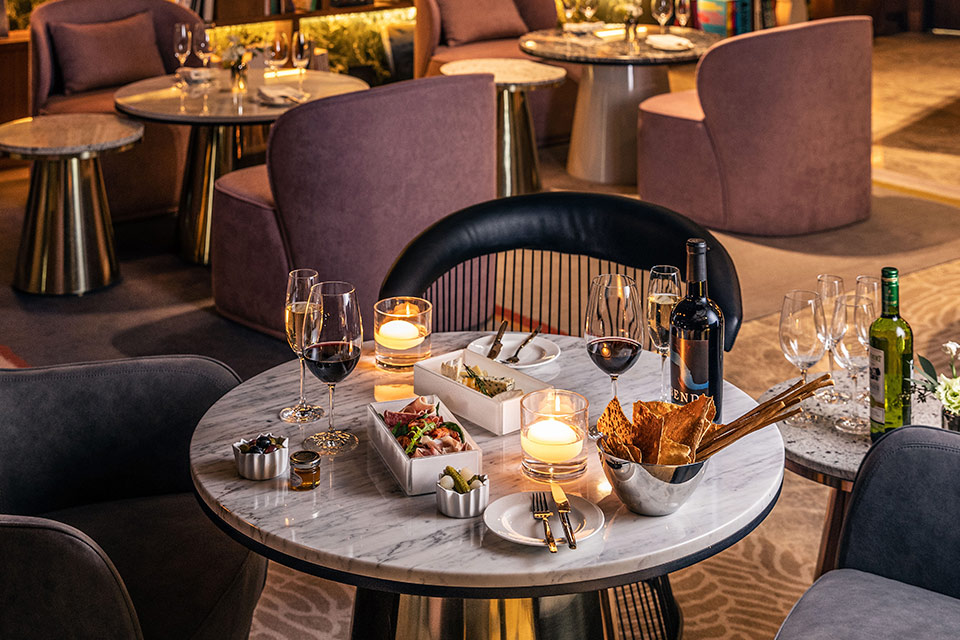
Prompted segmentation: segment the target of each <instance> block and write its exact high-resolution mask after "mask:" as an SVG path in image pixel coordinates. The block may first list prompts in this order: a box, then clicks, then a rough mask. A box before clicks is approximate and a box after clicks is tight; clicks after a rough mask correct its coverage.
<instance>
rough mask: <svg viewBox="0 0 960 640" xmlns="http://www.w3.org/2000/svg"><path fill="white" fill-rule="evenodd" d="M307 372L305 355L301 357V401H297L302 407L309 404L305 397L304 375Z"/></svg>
mask: <svg viewBox="0 0 960 640" xmlns="http://www.w3.org/2000/svg"><path fill="white" fill-rule="evenodd" d="M306 370H307V363H306V361H305V360H304V359H303V355H302V354H301V355H300V400H298V401H297V404H298V405H300V406H301V407H302V406H303V405H305V404H307V399H306V398H305V397H304V395H303V374H304V373H305V372H306Z"/></svg>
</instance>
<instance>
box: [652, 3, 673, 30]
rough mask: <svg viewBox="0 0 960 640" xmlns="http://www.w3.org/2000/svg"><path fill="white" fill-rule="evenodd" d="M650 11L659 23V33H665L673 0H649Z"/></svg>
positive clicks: (670, 15) (670, 16)
mask: <svg viewBox="0 0 960 640" xmlns="http://www.w3.org/2000/svg"><path fill="white" fill-rule="evenodd" d="M650 13H651V15H653V18H654V19H655V20H656V21H657V22H658V23H660V33H666V32H667V23H668V22H669V21H670V18H672V17H673V0H650Z"/></svg>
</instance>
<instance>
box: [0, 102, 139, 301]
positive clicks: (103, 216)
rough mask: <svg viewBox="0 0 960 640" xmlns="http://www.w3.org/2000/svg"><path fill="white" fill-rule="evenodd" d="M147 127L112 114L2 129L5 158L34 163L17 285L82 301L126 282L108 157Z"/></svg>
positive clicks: (44, 119)
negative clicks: (116, 241)
mask: <svg viewBox="0 0 960 640" xmlns="http://www.w3.org/2000/svg"><path fill="white" fill-rule="evenodd" d="M142 137H143V125H142V124H140V123H138V122H134V121H132V120H128V119H126V118H121V117H118V116H115V115H111V114H92V113H77V114H62V115H47V116H38V117H35V118H23V119H21V120H14V121H13V122H8V123H6V124H4V125H0V154H5V155H8V156H11V157H14V158H19V159H26V160H33V161H34V167H33V171H32V172H31V174H30V195H29V196H28V198H27V210H26V214H25V215H24V219H23V231H22V232H21V235H20V250H19V253H18V255H17V265H16V270H15V272H14V277H13V286H14V287H16V288H17V289H20V290H21V291H26V292H28V293H43V294H75V295H80V294H83V293H85V292H87V291H91V290H93V289H98V288H100V287H105V286H107V285H109V284H112V283H113V282H115V281H116V279H117V278H118V277H119V275H120V270H119V267H118V266H117V258H116V254H115V253H114V248H113V224H112V222H111V220H110V207H109V204H108V202H107V195H106V190H105V189H104V184H103V174H102V173H101V170H100V155H101V154H103V153H107V152H113V153H117V152H120V151H126V150H127V149H130V148H131V147H133V145H135V144H136V143H137V142H139V141H140V139H141V138H142Z"/></svg>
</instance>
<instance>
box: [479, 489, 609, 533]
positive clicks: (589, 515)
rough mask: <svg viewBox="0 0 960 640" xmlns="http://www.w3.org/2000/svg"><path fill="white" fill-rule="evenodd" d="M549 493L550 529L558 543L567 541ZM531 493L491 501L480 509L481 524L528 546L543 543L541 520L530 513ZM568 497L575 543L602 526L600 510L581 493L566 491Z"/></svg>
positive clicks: (515, 494) (526, 492) (514, 494)
mask: <svg viewBox="0 0 960 640" xmlns="http://www.w3.org/2000/svg"><path fill="white" fill-rule="evenodd" d="M549 495H550V492H549V491H548V492H547V496H548V497H547V504H548V505H549V506H550V508H551V509H553V517H552V518H550V532H551V533H553V537H554V538H555V539H556V541H557V544H566V543H567V539H566V538H565V537H564V535H563V525H561V524H560V516H559V515H558V514H557V510H556V506H555V505H554V504H553V500H552V499H551V498H550V497H549ZM532 496H533V492H532V491H525V492H523V493H513V494H511V495H509V496H504V497H502V498H500V499H499V500H494V501H493V502H491V503H490V505H489V506H487V509H486V511H484V512H483V523H484V524H485V525H487V528H488V529H490V531H492V532H493V533H495V534H496V535H498V536H500V537H501V538H503V539H504V540H509V541H510V542H516V543H518V544H525V545H529V546H531V547H543V546H545V545H546V541H545V540H544V539H543V523H542V522H540V521H539V520H536V519H534V517H533V512H532V511H531V510H530V507H531V503H532V500H533V497H532ZM567 499H568V500H570V526H571V527H572V528H573V535H574V537H575V538H576V539H577V542H580V541H582V540H586V539H587V538H589V537H590V536H592V535H593V534H595V533H597V532H598V531H600V530H601V529H603V511H601V510H600V507H598V506H597V505H595V504H593V503H592V502H590V501H589V500H587V499H586V498H581V497H580V496H575V495H570V494H567Z"/></svg>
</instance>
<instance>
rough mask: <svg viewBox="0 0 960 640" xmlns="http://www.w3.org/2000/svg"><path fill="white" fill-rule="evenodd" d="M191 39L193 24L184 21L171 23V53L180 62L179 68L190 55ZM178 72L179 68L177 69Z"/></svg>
mask: <svg viewBox="0 0 960 640" xmlns="http://www.w3.org/2000/svg"><path fill="white" fill-rule="evenodd" d="M192 41H193V26H192V25H190V24H188V23H186V22H178V23H177V24H175V25H173V55H175V56H176V57H177V61H179V62H180V69H182V68H183V67H184V65H186V64H187V58H189V57H190V46H191V42H192ZM178 73H179V69H178Z"/></svg>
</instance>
